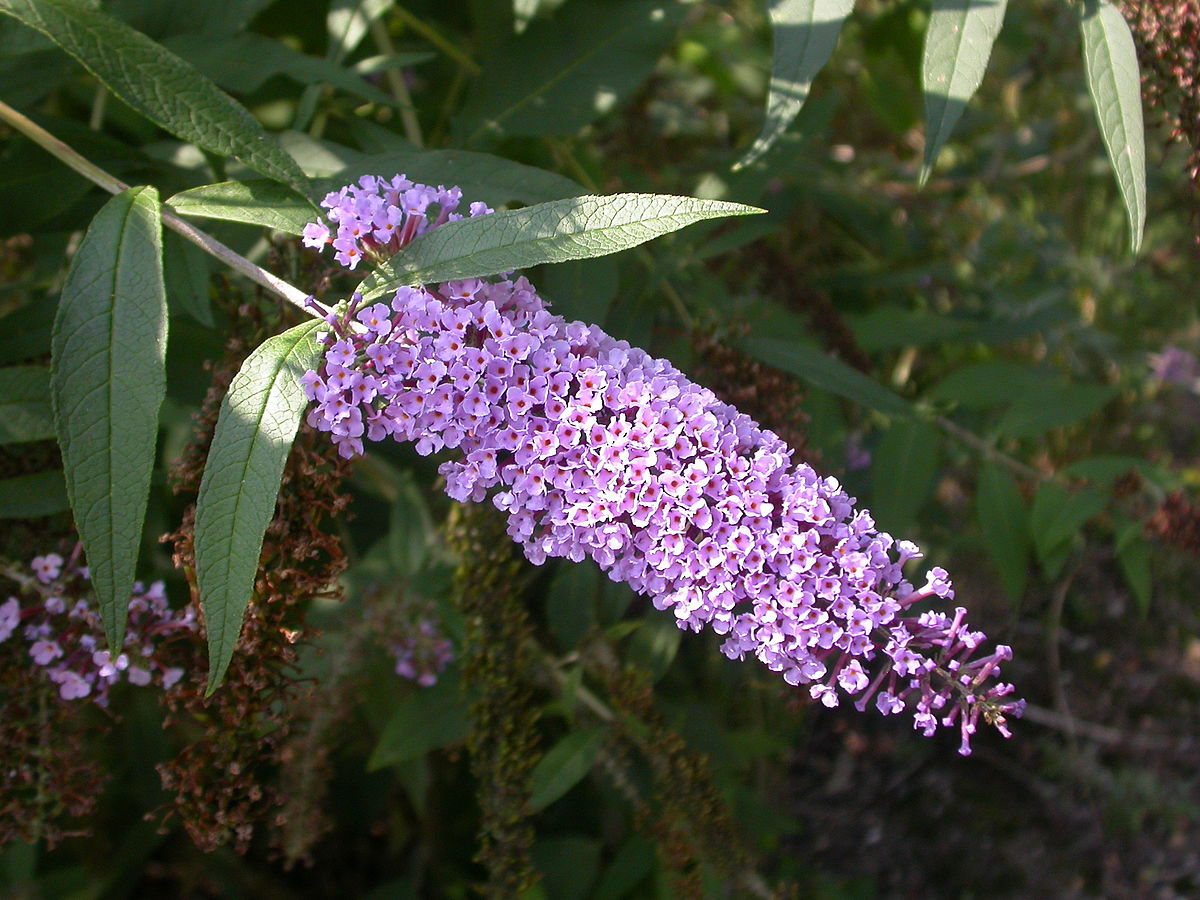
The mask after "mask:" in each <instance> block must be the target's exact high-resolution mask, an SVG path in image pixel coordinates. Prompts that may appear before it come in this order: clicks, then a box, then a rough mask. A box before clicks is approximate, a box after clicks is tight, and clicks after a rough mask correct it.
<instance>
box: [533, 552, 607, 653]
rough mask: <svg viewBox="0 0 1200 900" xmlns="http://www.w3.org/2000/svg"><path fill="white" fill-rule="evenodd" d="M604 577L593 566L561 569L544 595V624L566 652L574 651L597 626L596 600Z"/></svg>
mask: <svg viewBox="0 0 1200 900" xmlns="http://www.w3.org/2000/svg"><path fill="white" fill-rule="evenodd" d="M602 580H603V576H602V575H601V574H600V571H599V569H597V568H596V567H595V566H593V565H567V566H560V567H559V571H558V574H557V575H556V576H555V577H554V580H553V581H552V582H550V588H549V590H548V591H547V594H546V624H548V625H549V626H550V631H551V633H552V634H553V635H554V638H555V640H557V641H558V646H559V647H560V648H561V649H562V650H564V651H566V650H573V649H575V647H577V646H578V645H579V642H580V641H581V640H582V639H583V637H584V636H585V635H586V634H587V633H588V632H589V631H591V630H592V628H593V627H595V624H596V597H597V595H598V594H599V592H600V586H601V582H602Z"/></svg>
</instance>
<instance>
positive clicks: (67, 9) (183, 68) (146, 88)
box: [0, 0, 304, 188]
mask: <svg viewBox="0 0 1200 900" xmlns="http://www.w3.org/2000/svg"><path fill="white" fill-rule="evenodd" d="M0 12H2V13H7V14H8V15H10V16H13V17H15V18H17V19H19V20H20V21H21V22H23V23H25V24H26V25H28V26H29V27H31V28H36V29H37V30H38V31H40V32H42V34H45V35H46V36H47V37H49V38H50V39H51V40H53V41H54V42H55V43H57V44H58V45H59V46H60V47H62V48H63V49H64V50H65V51H67V53H69V54H71V55H72V56H74V57H75V58H76V59H77V60H79V61H80V62H81V63H82V64H83V65H84V67H85V68H87V69H88V71H90V72H91V73H92V74H93V75H95V76H96V77H97V78H99V79H100V80H101V81H102V82H104V84H105V86H106V87H108V89H109V90H110V91H112V92H113V93H114V94H116V95H117V96H118V97H120V98H121V99H122V100H124V101H125V102H126V103H128V104H129V105H130V106H132V107H133V108H134V109H136V110H137V111H138V112H140V113H141V114H142V115H144V116H145V117H146V118H148V119H149V120H150V121H152V122H154V123H155V124H156V125H158V126H160V127H162V128H165V129H166V130H167V131H169V132H171V133H172V134H174V135H175V136H176V137H178V138H181V139H182V140H185V141H191V142H192V143H194V144H195V145H196V146H198V147H202V148H203V149H205V150H209V151H212V152H213V153H219V154H220V155H222V156H235V157H237V158H238V159H240V160H241V161H242V162H244V163H245V164H246V165H247V166H249V167H250V168H252V169H254V170H255V171H257V172H260V173H262V174H263V175H266V176H267V177H268V178H273V179H275V180H276V181H281V182H283V183H284V184H289V185H292V186H293V187H296V188H300V187H301V186H302V184H303V181H304V175H303V173H302V172H301V171H300V167H299V166H297V165H296V163H295V161H294V160H293V159H292V158H291V157H290V156H288V155H287V154H286V153H284V152H283V149H282V148H281V147H280V146H279V145H278V144H276V143H275V141H274V140H272V139H271V138H270V137H268V136H267V134H266V132H264V131H263V129H262V126H261V125H259V124H258V121H257V120H256V119H255V118H254V117H253V116H252V115H250V113H248V112H247V111H246V110H245V109H244V108H243V107H241V106H239V105H238V104H237V103H235V102H234V101H233V100H232V99H230V98H229V96H228V95H226V94H224V93H222V92H221V90H220V89H219V88H218V87H217V86H216V85H214V84H213V83H212V82H210V81H209V80H208V79H207V78H205V77H204V76H203V75H201V74H200V73H199V72H197V71H196V70H195V69H194V68H193V67H192V66H190V65H188V64H187V63H185V62H184V61H183V60H181V59H180V58H179V57H177V56H175V55H174V54H172V53H170V52H169V51H167V50H166V49H165V48H163V47H162V46H161V45H160V44H156V43H155V42H154V41H152V40H150V39H149V38H148V37H146V36H145V35H144V34H142V33H141V32H139V31H135V30H134V29H132V28H130V27H129V26H128V25H126V24H125V23H124V22H120V21H118V20H116V19H114V18H112V17H111V16H108V15H106V14H105V13H104V12H102V11H100V10H98V9H93V8H92V7H90V6H84V5H82V4H79V3H74V2H71V0H0Z"/></svg>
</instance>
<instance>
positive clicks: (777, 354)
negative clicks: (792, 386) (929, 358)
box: [739, 338, 913, 416]
mask: <svg viewBox="0 0 1200 900" xmlns="http://www.w3.org/2000/svg"><path fill="white" fill-rule="evenodd" d="M739 344H740V346H741V347H742V349H743V350H745V351H746V352H747V353H749V354H750V355H751V356H753V357H754V358H755V359H758V360H761V361H762V362H765V363H766V364H767V365H769V366H774V367H775V368H776V369H779V370H780V371H781V372H787V373H789V374H791V375H795V376H796V377H798V378H800V379H802V380H803V381H806V382H808V383H809V384H811V385H813V386H814V387H817V388H820V389H821V390H823V391H829V392H830V393H831V394H837V395H838V396H839V397H845V398H846V399H847V400H851V401H853V402H854V403H857V404H859V405H860V406H865V407H867V408H869V409H874V410H877V411H878V412H881V413H885V414H886V415H890V416H911V415H913V408H912V407H911V406H910V405H909V404H908V401H907V400H905V399H904V398H903V397H901V396H900V395H898V394H895V393H892V391H890V390H888V389H887V388H885V387H884V386H883V385H881V384H880V383H879V382H877V381H875V380H874V379H873V378H870V377H868V376H866V375H864V374H863V373H862V372H860V371H858V370H857V369H855V368H853V367H852V366H848V365H847V364H846V363H844V362H842V361H841V360H840V359H834V358H833V357H832V356H826V355H825V354H824V353H822V352H821V351H820V350H818V349H817V348H815V347H812V346H810V345H806V344H802V343H799V342H797V341H791V340H784V339H782V338H748V339H746V340H744V341H741V342H739Z"/></svg>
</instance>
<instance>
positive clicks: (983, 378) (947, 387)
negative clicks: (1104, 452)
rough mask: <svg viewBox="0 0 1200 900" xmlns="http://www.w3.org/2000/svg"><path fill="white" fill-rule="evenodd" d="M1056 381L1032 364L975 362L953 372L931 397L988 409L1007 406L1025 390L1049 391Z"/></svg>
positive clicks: (936, 387)
mask: <svg viewBox="0 0 1200 900" xmlns="http://www.w3.org/2000/svg"><path fill="white" fill-rule="evenodd" d="M1056 384H1057V382H1056V381H1055V380H1054V379H1053V378H1051V377H1050V376H1049V375H1047V374H1045V373H1043V372H1040V371H1038V370H1037V369H1035V368H1033V367H1031V366H1025V365H1021V364H1020V363H1013V362H1005V361H999V360H998V361H994V362H984V363H975V364H974V365H969V366H964V367H963V368H961V369H957V370H956V371H954V372H951V373H950V374H949V375H947V376H946V377H945V378H944V379H943V380H942V381H940V382H939V383H938V384H937V385H935V386H934V387H933V388H932V389H931V390H930V391H929V395H928V396H929V398H930V399H931V400H942V401H947V402H952V403H961V404H962V405H963V406H967V407H971V408H972V409H986V408H988V407H993V406H1005V405H1007V404H1009V403H1012V401H1013V399H1014V398H1015V397H1018V396H1020V395H1021V394H1024V393H1028V392H1034V393H1037V394H1042V393H1049V392H1050V391H1052V390H1053V389H1054V387H1055V386H1056Z"/></svg>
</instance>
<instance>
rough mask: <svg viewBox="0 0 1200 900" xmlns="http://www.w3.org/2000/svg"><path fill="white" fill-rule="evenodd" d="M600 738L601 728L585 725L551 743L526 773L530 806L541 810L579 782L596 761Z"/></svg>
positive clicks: (602, 738)
mask: <svg viewBox="0 0 1200 900" xmlns="http://www.w3.org/2000/svg"><path fill="white" fill-rule="evenodd" d="M604 738H605V734H604V730H603V729H601V728H589V729H586V730H584V731H573V732H571V733H570V734H568V735H567V736H566V737H565V738H563V739H562V740H561V741H559V742H558V743H557V744H555V745H554V747H552V748H551V749H550V752H549V753H547V754H546V755H545V756H543V757H542V758H541V759H540V760H539V761H538V764H537V766H536V767H535V768H534V770H533V774H532V775H531V776H530V780H531V782H532V784H531V790H530V797H529V807H530V809H532V810H534V811H535V812H537V811H539V810H543V809H545V808H546V807H547V806H549V805H550V804H551V803H553V802H554V801H555V800H557V799H558V798H559V797H561V796H563V794H565V793H566V792H567V791H569V790H570V789H571V788H573V787H574V786H575V785H576V784H578V783H579V782H580V781H582V780H583V777H584V776H585V775H587V773H588V772H590V771H591V769H592V766H594V765H595V764H596V759H597V758H598V757H599V756H600V749H601V747H603V746H604Z"/></svg>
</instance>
